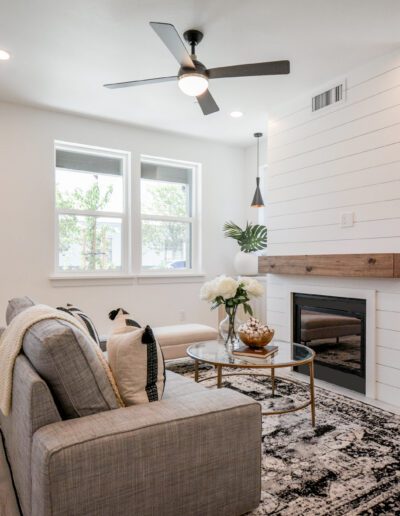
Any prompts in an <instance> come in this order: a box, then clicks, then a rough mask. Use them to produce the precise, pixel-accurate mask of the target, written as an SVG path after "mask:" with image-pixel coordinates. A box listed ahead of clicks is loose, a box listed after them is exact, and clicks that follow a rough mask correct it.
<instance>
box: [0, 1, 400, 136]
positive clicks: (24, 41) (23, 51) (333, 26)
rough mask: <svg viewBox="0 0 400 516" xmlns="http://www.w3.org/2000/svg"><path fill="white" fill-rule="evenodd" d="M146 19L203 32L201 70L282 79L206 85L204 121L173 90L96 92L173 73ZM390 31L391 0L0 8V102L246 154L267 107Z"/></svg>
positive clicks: (5, 4)
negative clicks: (215, 143)
mask: <svg viewBox="0 0 400 516" xmlns="http://www.w3.org/2000/svg"><path fill="white" fill-rule="evenodd" d="M149 21H162V22H169V23H173V24H174V25H175V26H176V28H177V30H178V32H179V33H183V32H184V31H185V30H187V29H189V28H198V29H201V30H202V31H204V34H205V36H204V40H203V42H202V43H201V45H200V47H199V49H198V58H199V59H200V61H202V62H204V63H205V64H206V66H207V67H209V68H211V67H215V66H224V65H231V64H242V63H247V62H258V61H267V60H280V59H289V60H290V61H291V66H292V72H291V74H290V75H286V76H276V77H254V78H238V79H220V80H215V81H212V84H211V87H210V91H211V92H212V94H213V96H214V98H215V99H216V101H217V103H218V104H219V106H220V111H219V112H218V113H216V114H212V115H209V116H207V117H205V116H203V115H202V113H201V111H200V108H199V106H198V105H196V104H195V103H194V101H193V99H192V98H190V97H187V96H186V95H184V94H183V93H181V92H180V90H179V89H178V86H177V84H175V83H164V84H159V85H149V86H142V87H137V88H130V89H123V90H107V89H105V88H103V87H102V84H103V83H106V82H117V81H125V80H133V79H142V78H149V77H158V76H163V75H174V74H176V73H177V71H178V70H177V69H178V66H177V63H176V62H175V60H174V58H173V57H172V56H171V55H170V54H169V53H168V51H167V50H166V48H165V47H164V46H163V44H162V42H161V41H160V40H159V38H158V37H157V36H156V34H155V33H154V32H153V30H152V29H151V28H150V26H149V24H148V22H149ZM399 22H400V1H399V0H335V1H332V0H196V1H194V0H64V1H60V0H34V1H33V0H0V48H5V49H7V50H9V51H10V52H11V53H12V56H13V58H12V60H11V61H9V62H0V99H2V100H7V101H13V102H22V103H29V104H34V105H40V106H46V107H49V108H54V109H62V110H67V111H71V112H77V113H83V114H87V115H94V116H98V117H102V118H107V119H113V120H119V121H124V122H128V123H134V124H138V125H143V126H150V127H156V128H159V129H164V130H168V131H175V132H180V133H187V134H191V135H195V136H199V137H207V138H213V139H219V140H224V141H226V142H229V143H234V144H241V145H246V144H248V143H251V142H252V140H253V139H252V134H253V132H254V131H259V130H261V131H263V130H265V125H266V118H267V112H268V111H269V110H271V109H272V108H273V107H274V106H276V105H278V104H280V103H282V102H286V101H289V100H291V99H292V98H294V97H296V96H298V95H299V93H300V92H301V91H303V90H306V89H313V88H314V87H315V86H316V85H317V86H318V85H319V84H321V83H324V82H327V81H329V80H330V79H331V78H333V77H335V76H336V75H343V74H345V73H346V72H347V71H348V70H351V69H352V68H354V67H356V66H358V65H361V64H363V63H365V62H367V61H368V60H370V59H372V58H374V57H376V56H379V55H382V54H385V53H388V52H391V51H393V50H394V49H396V48H397V47H399V46H400V32H399V25H400V23H399ZM232 110H241V111H243V112H244V116H243V117H242V118H240V119H232V118H231V117H230V116H229V112H230V111H232Z"/></svg>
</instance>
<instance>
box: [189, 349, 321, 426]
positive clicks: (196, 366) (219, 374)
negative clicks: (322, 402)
mask: <svg viewBox="0 0 400 516" xmlns="http://www.w3.org/2000/svg"><path fill="white" fill-rule="evenodd" d="M199 362H201V363H205V364H207V363H208V364H209V362H205V361H204V362H203V361H202V360H198V359H195V360H194V379H195V382H197V383H199V382H205V381H206V380H213V379H215V378H217V383H216V386H217V388H218V389H220V388H221V387H222V377H223V376H264V377H267V378H269V377H270V378H271V384H272V397H274V396H275V368H277V367H283V366H275V367H268V369H271V375H268V374H262V373H252V372H241V373H225V374H222V368H223V367H225V368H231V369H232V368H233V369H238V368H240V366H234V367H233V366H229V365H228V364H227V365H221V364H213V365H214V367H215V368H216V370H217V374H216V375H215V376H209V377H207V378H202V379H199ZM303 364H304V365H308V370H309V377H310V383H309V390H310V398H309V400H308V401H307V402H306V403H303V404H302V405H297V406H296V407H292V408H290V409H285V410H274V411H269V412H262V414H263V416H274V415H278V414H289V413H290V412H296V411H298V410H302V409H304V408H306V407H311V423H312V426H313V427H315V387H314V360H313V359H310V360H309V361H304V362H303ZM279 379H280V380H281V381H283V382H288V383H294V384H296V385H300V386H301V387H304V386H303V385H302V384H301V382H298V381H296V380H294V379H292V378H282V377H279ZM304 389H305V387H304Z"/></svg>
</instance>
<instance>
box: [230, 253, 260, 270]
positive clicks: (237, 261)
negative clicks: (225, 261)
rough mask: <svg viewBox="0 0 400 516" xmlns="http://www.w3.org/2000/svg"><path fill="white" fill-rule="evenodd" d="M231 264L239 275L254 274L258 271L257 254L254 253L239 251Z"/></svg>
mask: <svg viewBox="0 0 400 516" xmlns="http://www.w3.org/2000/svg"><path fill="white" fill-rule="evenodd" d="M233 266H234V267H235V270H236V272H237V274H239V275H242V276H255V275H256V274H257V273H258V256H257V255H256V254H254V253H244V252H243V251H239V252H238V253H236V255H235V258H234V259H233Z"/></svg>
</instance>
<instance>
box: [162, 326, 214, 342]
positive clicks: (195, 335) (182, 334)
mask: <svg viewBox="0 0 400 516" xmlns="http://www.w3.org/2000/svg"><path fill="white" fill-rule="evenodd" d="M154 334H155V336H156V338H157V340H158V342H159V343H160V346H162V347H164V346H165V347H166V346H176V345H178V344H192V343H193V342H203V341H205V340H214V339H218V331H217V330H215V329H214V328H211V326H206V325H205V324H176V325H172V326H158V327H157V328H155V329H154Z"/></svg>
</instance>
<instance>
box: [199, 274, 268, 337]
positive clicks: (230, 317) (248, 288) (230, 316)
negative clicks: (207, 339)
mask: <svg viewBox="0 0 400 516" xmlns="http://www.w3.org/2000/svg"><path fill="white" fill-rule="evenodd" d="M263 293H264V288H263V286H262V285H261V283H260V282H259V281H257V280H255V279H254V278H246V277H245V278H243V277H239V278H238V279H237V280H236V279H234V278H231V277H229V276H225V275H222V276H218V277H217V278H215V279H213V280H211V281H207V282H206V283H204V285H203V286H202V287H201V291H200V297H201V299H203V300H204V301H208V302H209V303H211V310H214V309H215V308H218V307H219V306H221V305H225V311H226V318H225V319H224V320H223V321H222V322H221V324H220V333H221V336H222V337H223V338H224V340H225V342H232V343H233V342H235V341H236V340H237V335H236V331H237V327H236V326H238V324H237V321H236V312H237V309H238V307H239V306H240V305H243V309H244V312H245V313H247V314H249V315H253V310H252V309H251V306H250V304H249V301H250V300H251V299H252V298H255V297H260V296H262V295H263ZM225 327H226V330H225V329H224V328H225Z"/></svg>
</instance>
